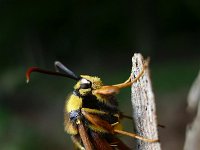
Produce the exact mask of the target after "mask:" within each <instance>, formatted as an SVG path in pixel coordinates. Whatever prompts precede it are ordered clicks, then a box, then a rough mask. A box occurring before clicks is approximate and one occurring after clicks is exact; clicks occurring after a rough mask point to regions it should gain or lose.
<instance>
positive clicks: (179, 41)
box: [0, 0, 200, 150]
mask: <svg viewBox="0 0 200 150" xmlns="http://www.w3.org/2000/svg"><path fill="white" fill-rule="evenodd" d="M199 8H200V1H198V0H193V1H190V0H184V1H182V0H168V1H165V0H158V1H145V0H141V1H128V0H126V1H120V0H115V1H92V0H86V1H82V0H65V1H62V0H57V1H19V0H18V1H14V0H0V149H1V150H35V149H37V150H44V149H45V150H47V149H48V150H53V149H54V150H55V149H59V150H68V149H69V150H71V149H72V144H71V140H70V137H69V135H67V134H66V133H64V130H63V107H64V104H65V98H66V97H67V95H68V93H69V92H71V91H72V89H73V84H74V82H73V81H71V80H70V79H67V78H62V77H52V76H47V75H42V74H36V73H35V74H32V76H31V81H30V83H29V84H26V82H25V72H26V70H27V68H28V67H30V66H38V67H41V68H45V69H49V70H54V66H53V64H54V61H55V60H59V61H61V62H62V63H64V64H65V65H66V66H68V67H69V68H70V69H71V70H73V71H74V72H76V73H77V74H89V75H97V76H99V77H101V78H102V80H103V81H104V83H105V84H115V83H119V82H122V81H124V80H126V79H127V77H128V76H129V74H130V69H131V57H132V56H133V54H134V53H135V52H140V53H142V54H143V55H144V56H145V57H147V56H149V57H151V64H150V68H151V77H152V82H153V88H154V92H155V97H156V103H157V112H158V122H159V123H160V124H163V125H165V126H166V128H165V129H162V128H159V134H160V138H161V142H162V147H163V149H164V150H169V149H170V150H178V149H182V148H183V143H184V139H185V128H186V124H187V123H188V122H190V121H191V116H190V115H189V114H188V113H187V112H186V110H185V109H186V98H187V94H188V90H189V88H190V86H191V84H192V82H193V80H194V79H195V77H196V75H197V73H198V70H199V68H200V65H199V64H200V9H199ZM117 97H118V100H119V104H120V108H121V110H122V111H123V112H125V113H126V114H128V115H131V113H132V110H131V106H130V104H131V103H130V89H124V90H122V91H121V93H120V94H119V95H118V96H117ZM124 124H125V128H126V130H129V131H131V132H132V131H133V130H132V128H133V124H132V122H131V121H125V123H124ZM122 138H123V137H122ZM125 142H126V143H127V144H128V145H130V146H132V147H133V144H132V143H133V139H130V138H127V140H125Z"/></svg>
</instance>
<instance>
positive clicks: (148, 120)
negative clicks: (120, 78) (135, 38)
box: [131, 53, 161, 150]
mask: <svg viewBox="0 0 200 150" xmlns="http://www.w3.org/2000/svg"><path fill="white" fill-rule="evenodd" d="M143 64H144V59H143V57H142V55H141V54H138V53H136V54H134V56H133V58H132V80H133V79H134V78H135V77H137V76H138V74H139V73H140V72H141V71H142V69H143V67H144V65H143ZM131 91H132V92H131V100H132V106H133V118H134V122H135V130H136V134H138V135H140V136H142V137H145V138H148V139H158V129H157V116H156V106H155V98H154V93H153V91H152V85H151V80H150V76H149V70H148V67H147V68H146V69H145V72H144V74H143V75H142V76H141V77H140V78H139V79H138V80H137V81H136V82H134V83H133V84H132V89H131ZM136 149H137V150H161V145H160V143H159V142H155V143H149V142H145V141H142V140H136Z"/></svg>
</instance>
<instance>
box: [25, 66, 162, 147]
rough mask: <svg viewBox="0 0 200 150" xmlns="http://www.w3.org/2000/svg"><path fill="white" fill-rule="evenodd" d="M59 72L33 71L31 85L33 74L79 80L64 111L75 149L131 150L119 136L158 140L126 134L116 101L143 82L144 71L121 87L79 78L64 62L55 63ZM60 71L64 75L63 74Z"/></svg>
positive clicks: (96, 80) (85, 77) (32, 69)
mask: <svg viewBox="0 0 200 150" xmlns="http://www.w3.org/2000/svg"><path fill="white" fill-rule="evenodd" d="M55 67H56V69H57V72H52V71H47V70H43V69H40V68H37V67H31V68H30V69H29V70H28V71H27V73H26V77H27V81H29V78H30V74H31V72H41V73H46V74H52V75H59V76H66V77H68V78H71V79H74V80H76V82H77V83H76V84H75V86H74V90H73V92H72V94H71V95H69V97H68V98H67V100H66V105H65V108H64V128H65V131H66V132H67V133H68V134H70V135H71V138H72V141H73V143H74V145H75V149H78V150H115V149H118V150H124V149H126V150H128V149H130V148H128V147H127V146H126V145H125V144H124V143H123V142H122V141H121V140H119V139H118V138H117V136H116V134H123V135H127V136H131V137H134V138H138V139H141V140H143V141H147V142H157V141H158V140H157V139H156V140H151V139H146V138H144V137H141V136H138V135H135V134H133V133H129V132H126V131H123V130H122V128H121V124H120V120H121V118H123V117H125V116H124V115H123V114H122V113H121V112H120V111H119V109H118V103H117V100H116V97H115V94H117V93H118V92H119V91H120V89H121V88H125V87H128V86H130V85H131V84H132V83H133V82H135V81H137V79H138V78H140V77H141V76H142V75H143V73H144V71H145V67H146V65H144V69H143V71H142V72H141V73H140V75H138V77H136V78H135V79H134V80H133V81H131V80H130V78H129V79H128V80H127V81H125V82H124V83H121V84H116V85H110V86H104V85H103V82H102V81H101V79H100V78H98V77H94V76H88V75H80V76H77V75H75V74H74V73H73V72H72V71H70V70H69V69H68V68H66V67H65V66H64V65H63V64H61V63H60V62H55ZM60 71H64V73H61V72H60Z"/></svg>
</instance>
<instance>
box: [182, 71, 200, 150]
mask: <svg viewBox="0 0 200 150" xmlns="http://www.w3.org/2000/svg"><path fill="white" fill-rule="evenodd" d="M187 102H188V107H187V111H188V112H190V113H194V112H197V114H196V117H195V118H194V121H193V122H192V123H190V124H188V125H187V130H186V139H185V145H184V150H199V149H200V71H199V74H198V76H197V78H196V80H195V81H194V83H193V85H192V87H191V89H190V91H189V94H188V99H187Z"/></svg>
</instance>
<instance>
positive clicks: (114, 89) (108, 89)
mask: <svg viewBox="0 0 200 150" xmlns="http://www.w3.org/2000/svg"><path fill="white" fill-rule="evenodd" d="M148 63H149V60H146V61H145V62H144V65H143V68H142V71H141V72H140V73H139V75H138V76H137V77H135V78H134V79H133V80H132V81H131V76H130V77H129V78H128V79H127V80H126V81H125V82H123V83H120V84H115V85H106V86H102V87H101V88H100V89H97V90H94V91H93V93H94V94H101V95H113V94H118V93H119V91H120V89H122V88H126V87H129V86H131V85H132V84H133V83H134V82H136V81H137V80H138V79H139V78H140V77H141V76H142V75H143V74H144V72H145V70H146V68H147V67H148Z"/></svg>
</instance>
